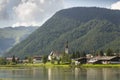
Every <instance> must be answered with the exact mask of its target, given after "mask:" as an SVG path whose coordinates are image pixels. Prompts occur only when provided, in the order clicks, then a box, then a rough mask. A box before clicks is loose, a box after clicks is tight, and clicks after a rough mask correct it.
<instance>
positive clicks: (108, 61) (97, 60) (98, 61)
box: [88, 56, 120, 64]
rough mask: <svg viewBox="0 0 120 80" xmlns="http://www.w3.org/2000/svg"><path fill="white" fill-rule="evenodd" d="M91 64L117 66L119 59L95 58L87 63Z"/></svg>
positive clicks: (112, 57)
mask: <svg viewBox="0 0 120 80" xmlns="http://www.w3.org/2000/svg"><path fill="white" fill-rule="evenodd" d="M88 63H91V64H118V63H120V57H117V56H97V57H94V58H92V59H90V60H89V61H88Z"/></svg>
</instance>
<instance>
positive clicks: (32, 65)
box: [0, 63, 120, 69]
mask: <svg viewBox="0 0 120 80" xmlns="http://www.w3.org/2000/svg"><path fill="white" fill-rule="evenodd" d="M32 67H46V68H49V67H65V68H67V67H72V68H75V67H77V68H120V64H82V65H77V66H75V65H73V66H72V65H69V64H50V63H47V64H43V63H37V64H30V63H29V64H28V63H27V64H16V65H0V69H1V68H32Z"/></svg>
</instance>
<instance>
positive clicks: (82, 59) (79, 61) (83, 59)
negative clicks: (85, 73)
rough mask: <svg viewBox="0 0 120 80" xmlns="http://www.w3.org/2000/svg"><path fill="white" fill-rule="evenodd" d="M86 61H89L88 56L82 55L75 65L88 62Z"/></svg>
mask: <svg viewBox="0 0 120 80" xmlns="http://www.w3.org/2000/svg"><path fill="white" fill-rule="evenodd" d="M86 63H87V58H86V57H81V58H77V59H75V65H78V64H86Z"/></svg>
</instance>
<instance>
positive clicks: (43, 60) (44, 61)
mask: <svg viewBox="0 0 120 80" xmlns="http://www.w3.org/2000/svg"><path fill="white" fill-rule="evenodd" d="M47 60H48V56H47V55H43V57H42V62H43V63H44V64H46V62H47Z"/></svg>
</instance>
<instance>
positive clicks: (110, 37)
mask: <svg viewBox="0 0 120 80" xmlns="http://www.w3.org/2000/svg"><path fill="white" fill-rule="evenodd" d="M119 17H120V11H118V10H109V9H104V8H96V7H90V8H86V7H77V8H69V9H64V10H60V11H58V12H56V14H55V15H53V17H51V18H50V19H49V20H48V21H46V22H45V23H44V24H43V25H42V26H41V27H40V28H38V29H37V30H36V31H34V32H33V33H32V34H31V35H30V36H29V37H28V38H27V39H25V40H24V41H22V42H21V43H20V44H18V45H16V46H15V47H14V48H12V49H11V50H10V51H9V52H8V53H7V54H8V55H16V56H32V55H42V54H49V53H50V52H51V51H52V50H57V51H64V44H65V42H66V41H68V42H69V51H70V52H72V51H88V52H91V51H93V50H95V51H96V50H105V49H107V48H111V49H113V50H114V51H116V50H117V49H119V46H120V43H119V41H120V40H119V36H120V23H119V22H120V19H119ZM113 44H115V45H114V46H115V47H113V46H112V45H113ZM109 45H111V46H109ZM21 48H22V49H21ZM16 51H17V53H16Z"/></svg>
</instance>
